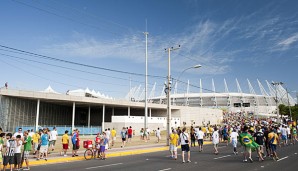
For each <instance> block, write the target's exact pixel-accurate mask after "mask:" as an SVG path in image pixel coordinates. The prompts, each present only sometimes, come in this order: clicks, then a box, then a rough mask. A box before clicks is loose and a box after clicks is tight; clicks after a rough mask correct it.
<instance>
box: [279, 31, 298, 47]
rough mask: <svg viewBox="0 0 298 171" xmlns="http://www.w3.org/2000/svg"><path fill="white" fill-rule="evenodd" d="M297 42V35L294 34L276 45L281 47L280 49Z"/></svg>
mask: <svg viewBox="0 0 298 171" xmlns="http://www.w3.org/2000/svg"><path fill="white" fill-rule="evenodd" d="M297 41H298V33H295V34H294V35H292V36H291V37H289V38H286V39H284V40H282V41H280V42H279V43H278V45H279V46H282V47H288V46H290V45H291V44H293V43H295V42H297Z"/></svg>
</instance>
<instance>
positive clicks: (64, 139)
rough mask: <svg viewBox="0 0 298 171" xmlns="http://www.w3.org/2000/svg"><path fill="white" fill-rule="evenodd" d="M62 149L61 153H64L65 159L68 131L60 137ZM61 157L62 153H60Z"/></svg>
mask: <svg viewBox="0 0 298 171" xmlns="http://www.w3.org/2000/svg"><path fill="white" fill-rule="evenodd" d="M62 147H63V152H64V157H66V156H67V155H66V152H67V150H68V147H69V136H68V131H67V130H66V131H65V134H64V135H63V136H62ZM61 155H62V152H61Z"/></svg>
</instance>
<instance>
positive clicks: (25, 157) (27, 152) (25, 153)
mask: <svg viewBox="0 0 298 171" xmlns="http://www.w3.org/2000/svg"><path fill="white" fill-rule="evenodd" d="M29 154H30V151H24V153H23V159H25V160H27V159H28V158H29Z"/></svg>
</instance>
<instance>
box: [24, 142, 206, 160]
mask: <svg viewBox="0 0 298 171" xmlns="http://www.w3.org/2000/svg"><path fill="white" fill-rule="evenodd" d="M204 144H205V145H208V144H211V142H210V141H205V142H204ZM167 150H169V147H168V146H166V145H165V144H164V143H159V144H148V145H139V146H130V147H124V148H113V149H109V150H107V151H106V154H107V158H110V157H120V156H128V155H136V154H144V153H152V152H158V151H167ZM84 152H85V149H84V148H83V149H80V151H78V155H79V156H77V157H72V155H71V150H69V152H68V156H66V157H64V156H61V155H60V153H57V152H56V153H55V152H54V153H51V154H50V155H49V156H48V158H47V159H48V160H47V161H45V160H44V159H40V160H39V161H37V160H36V158H33V156H32V155H31V156H30V159H29V162H30V165H31V166H37V165H46V164H54V163H65V162H73V161H79V160H85V158H84Z"/></svg>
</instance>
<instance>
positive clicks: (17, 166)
mask: <svg viewBox="0 0 298 171" xmlns="http://www.w3.org/2000/svg"><path fill="white" fill-rule="evenodd" d="M22 143H23V141H22V140H21V135H17V136H16V140H15V151H14V159H15V160H14V168H15V169H17V170H18V169H20V166H21V161H22V152H21V148H22Z"/></svg>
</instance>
